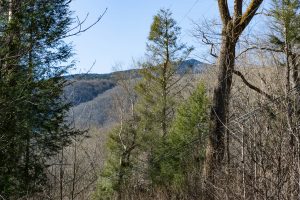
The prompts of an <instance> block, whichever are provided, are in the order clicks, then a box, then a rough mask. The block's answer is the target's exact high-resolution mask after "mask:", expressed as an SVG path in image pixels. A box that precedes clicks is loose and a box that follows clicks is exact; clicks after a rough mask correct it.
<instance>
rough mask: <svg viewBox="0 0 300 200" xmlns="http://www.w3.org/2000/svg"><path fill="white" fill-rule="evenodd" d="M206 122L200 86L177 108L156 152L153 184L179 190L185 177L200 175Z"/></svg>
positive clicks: (206, 115)
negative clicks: (168, 129) (166, 133)
mask: <svg viewBox="0 0 300 200" xmlns="http://www.w3.org/2000/svg"><path fill="white" fill-rule="evenodd" d="M208 122H209V119H208V98H207V97H206V95H205V88H204V86H203V85H202V84H200V85H199V86H198V87H197V88H196V90H195V91H194V93H193V94H192V95H191V96H190V97H189V98H188V99H187V100H186V101H185V102H183V103H182V104H181V105H180V106H179V108H178V110H177V114H176V116H175V120H174V122H173V124H172V128H171V131H170V134H169V135H168V137H167V141H166V143H164V144H163V146H162V147H161V148H160V149H158V151H157V152H156V154H157V155H156V157H157V158H159V159H157V160H156V161H155V160H154V161H155V162H156V163H154V166H155V165H156V166H155V168H154V169H153V178H154V180H155V182H157V183H158V184H160V185H161V184H162V185H167V186H168V185H170V186H171V187H173V188H174V189H180V188H185V187H187V186H188V174H192V173H193V172H197V173H201V171H202V170H201V167H202V164H203V162H204V156H205V152H204V150H205V140H206V136H207V133H208ZM195 176H196V175H195Z"/></svg>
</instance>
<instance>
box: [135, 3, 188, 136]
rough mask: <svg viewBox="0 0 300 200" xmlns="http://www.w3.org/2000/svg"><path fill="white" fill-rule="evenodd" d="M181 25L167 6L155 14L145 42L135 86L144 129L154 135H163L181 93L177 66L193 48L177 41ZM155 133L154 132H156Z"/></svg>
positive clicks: (165, 133) (168, 125)
mask: <svg viewBox="0 0 300 200" xmlns="http://www.w3.org/2000/svg"><path fill="white" fill-rule="evenodd" d="M179 36H180V27H179V26H178V25H177V23H176V21H175V20H174V19H173V18H172V13H171V11H170V10H163V9H162V10H160V11H159V12H158V14H157V15H155V16H154V19H153V23H152V25H151V29H150V33H149V37H148V40H149V42H148V43H147V62H145V63H144V64H143V69H142V70H141V75H142V81H141V82H140V83H139V85H138V86H137V93H138V95H139V107H140V109H139V111H140V115H141V120H142V123H144V129H145V131H146V132H149V133H152V136H153V137H157V136H159V137H162V138H165V137H166V136H167V133H168V131H169V128H170V124H171V121H172V118H173V116H174V111H175V106H176V100H175V99H176V97H178V95H179V94H180V91H181V90H182V87H183V86H181V85H180V80H181V77H179V76H178V74H177V72H178V68H179V67H180V64H181V63H182V61H184V60H185V59H186V58H187V57H188V55H189V54H190V52H191V51H192V48H187V47H186V45H185V44H182V43H180V42H179ZM155 134H157V135H155Z"/></svg>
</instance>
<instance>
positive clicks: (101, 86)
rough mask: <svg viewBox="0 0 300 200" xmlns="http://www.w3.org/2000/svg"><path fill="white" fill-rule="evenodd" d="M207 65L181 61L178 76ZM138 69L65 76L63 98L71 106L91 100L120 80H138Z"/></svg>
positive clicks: (194, 72) (193, 72)
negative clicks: (66, 82) (65, 84)
mask: <svg viewBox="0 0 300 200" xmlns="http://www.w3.org/2000/svg"><path fill="white" fill-rule="evenodd" d="M208 66H209V64H206V63H202V62H200V61H198V60H196V59H188V60H186V61H183V62H182V64H181V65H180V66H179V68H178V74H185V73H192V74H197V73H201V72H202V71H203V70H204V69H205V68H207V67H208ZM139 70H140V69H130V70H124V71H116V72H112V73H107V74H94V73H93V74H89V73H86V74H74V75H68V76H65V78H66V79H67V80H68V82H69V84H67V86H66V87H65V90H64V94H65V95H64V96H65V97H66V99H67V101H68V102H70V103H71V104H72V105H73V106H77V105H79V104H81V103H85V102H88V101H91V100H93V99H94V98H96V97H97V96H98V95H100V94H103V93H104V92H106V91H107V90H110V89H112V88H114V87H115V86H116V84H117V81H118V80H120V79H128V78H138V77H140V74H139Z"/></svg>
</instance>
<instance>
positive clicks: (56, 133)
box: [0, 0, 80, 199]
mask: <svg viewBox="0 0 300 200" xmlns="http://www.w3.org/2000/svg"><path fill="white" fill-rule="evenodd" d="M2 3H3V5H2V10H1V12H2V15H1V16H6V17H5V18H3V19H2V20H1V28H3V30H2V32H1V35H0V41H1V44H2V45H1V47H0V59H1V63H0V72H1V74H0V82H1V84H0V101H1V103H2V108H1V112H0V131H1V136H2V137H1V138H2V141H3V142H1V146H0V149H1V151H0V162H1V165H0V194H1V195H2V196H3V197H5V198H9V199H15V198H19V197H22V196H24V195H28V196H30V195H32V194H34V193H35V192H38V191H40V190H41V189H43V188H45V186H46V183H47V180H46V174H45V172H46V168H47V167H48V166H49V165H51V163H48V162H49V160H50V158H51V156H53V155H54V154H56V153H57V152H58V151H59V150H60V149H61V148H62V147H63V146H65V145H67V144H69V143H70V140H71V138H70V137H71V136H72V135H76V134H79V133H80V132H78V131H75V130H72V128H70V127H69V125H68V124H67V122H66V121H65V119H66V115H67V111H68V108H69V106H70V105H69V104H67V103H65V101H64V100H63V99H62V92H63V87H64V85H65V80H64V79H63V77H62V75H63V74H64V73H65V72H66V71H67V69H68V68H69V67H71V66H70V65H68V66H64V65H63V63H64V62H66V61H68V59H69V58H70V57H71V56H72V51H71V46H70V45H68V44H66V43H65V42H64V41H63V40H62V39H63V38H64V37H65V36H66V35H67V34H68V30H69V28H70V25H71V24H72V18H71V12H70V11H69V3H70V1H67V0H51V1H50V0H46V1H45V0H26V1H19V0H12V1H2Z"/></svg>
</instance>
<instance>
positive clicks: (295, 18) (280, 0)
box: [270, 0, 300, 47]
mask: <svg viewBox="0 0 300 200" xmlns="http://www.w3.org/2000/svg"><path fill="white" fill-rule="evenodd" d="M299 9H300V2H299V0H272V8H271V9H270V15H271V16H272V17H273V20H274V22H273V24H272V30H273V34H272V35H271V36H270V41H271V43H273V44H275V45H277V46H280V47H283V46H284V45H285V42H287V43H288V44H289V45H293V44H297V43H299V42H300V36H299V30H300V28H299V27H300V15H299ZM285 39H286V40H287V41H285Z"/></svg>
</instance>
